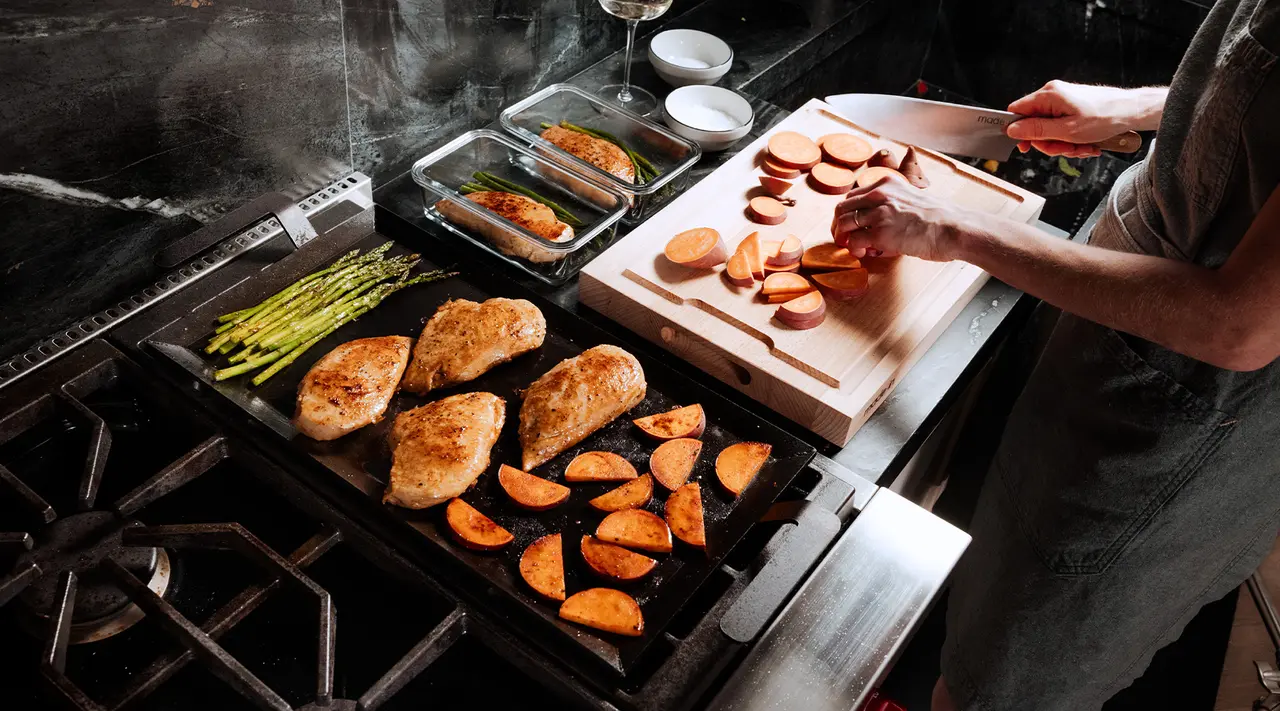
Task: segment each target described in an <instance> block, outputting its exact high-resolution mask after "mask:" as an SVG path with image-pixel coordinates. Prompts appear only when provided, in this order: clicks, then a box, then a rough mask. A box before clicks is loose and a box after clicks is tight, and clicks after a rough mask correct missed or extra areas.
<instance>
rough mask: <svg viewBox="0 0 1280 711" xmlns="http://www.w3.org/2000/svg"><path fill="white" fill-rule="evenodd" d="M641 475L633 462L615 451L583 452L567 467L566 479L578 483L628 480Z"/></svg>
mask: <svg viewBox="0 0 1280 711" xmlns="http://www.w3.org/2000/svg"><path fill="white" fill-rule="evenodd" d="M637 476H640V475H639V474H638V473H636V468H635V467H633V466H631V462H628V461H627V460H626V459H623V458H622V457H620V456H618V455H616V454H614V453H613V452H583V453H582V454H579V455H578V456H576V457H574V458H573V461H572V462H569V466H568V467H565V470H564V480H565V481H568V482H573V483H578V482H584V481H627V480H628V479H635V478H636V477H637Z"/></svg>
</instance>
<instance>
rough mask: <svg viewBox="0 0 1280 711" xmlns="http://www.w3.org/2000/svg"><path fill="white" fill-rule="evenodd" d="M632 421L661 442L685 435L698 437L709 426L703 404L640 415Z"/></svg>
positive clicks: (642, 430)
mask: <svg viewBox="0 0 1280 711" xmlns="http://www.w3.org/2000/svg"><path fill="white" fill-rule="evenodd" d="M631 423H632V424H633V425H635V426H636V427H639V428H640V431H641V432H643V433H645V434H647V435H649V436H650V437H652V438H654V439H656V440H659V441H661V442H665V441H667V440H669V439H681V438H684V437H690V438H693V439H697V438H698V437H701V436H702V431H703V430H705V429H706V428H707V413H706V412H703V410H702V406H701V405H697V404H694V405H686V406H684V407H677V408H676V409H674V410H668V411H666V412H662V413H659V414H657V415H649V416H648V417H638V418H636V419H634V420H632V421H631Z"/></svg>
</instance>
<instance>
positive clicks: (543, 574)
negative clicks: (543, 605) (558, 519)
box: [520, 533, 564, 601]
mask: <svg viewBox="0 0 1280 711" xmlns="http://www.w3.org/2000/svg"><path fill="white" fill-rule="evenodd" d="M520 577H522V578H524V581H525V583H527V584H528V585H529V587H531V588H533V591H534V592H536V593H538V594H539V595H541V596H543V597H545V598H547V599H550V600H559V601H563V600H564V550H563V548H562V546H561V541H560V534H559V533H553V534H551V535H549V536H543V537H542V538H539V539H538V540H536V541H534V542H533V543H530V544H529V547H528V548H526V549H524V553H523V554H522V555H521V556H520Z"/></svg>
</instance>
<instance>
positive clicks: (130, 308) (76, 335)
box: [0, 173, 371, 388]
mask: <svg viewBox="0 0 1280 711" xmlns="http://www.w3.org/2000/svg"><path fill="white" fill-rule="evenodd" d="M353 193H362V194H363V196H364V199H363V200H361V199H359V198H357V202H361V203H362V204H363V203H365V202H368V201H369V197H370V195H371V192H370V182H369V178H368V177H367V176H365V175H363V174H361V173H353V174H352V175H350V176H348V177H346V178H343V179H342V180H339V181H337V182H335V183H333V184H331V185H329V186H327V187H325V188H323V189H321V190H318V191H316V192H315V193H313V194H312V195H309V196H308V197H306V198H303V199H302V200H301V201H300V202H298V207H299V208H300V209H302V210H303V212H304V213H305V214H306V215H307V216H308V217H311V216H313V215H315V214H317V213H319V212H321V211H322V210H323V209H325V208H326V207H328V206H329V205H333V204H337V203H339V202H341V201H342V200H343V199H345V198H348V197H351V196H352V194H353ZM283 233H284V227H283V226H282V225H281V224H280V221H279V220H278V219H276V218H274V217H269V218H266V219H263V220H261V221H259V222H257V223H255V224H254V225H252V226H250V227H248V228H247V229H245V230H244V231H242V232H240V233H239V234H237V235H234V236H232V237H228V238H227V239H225V240H223V241H221V242H219V243H218V244H216V245H214V246H213V247H212V248H210V249H209V250H207V251H206V252H205V253H204V254H203V255H202V256H199V257H197V258H195V259H192V260H191V261H189V262H187V263H186V264H185V265H183V266H181V267H178V268H177V269H174V270H173V271H171V272H169V273H168V274H166V275H164V276H162V277H160V278H159V279H157V280H156V282H155V283H154V284H152V285H150V286H148V287H147V288H145V289H143V290H142V291H139V292H138V293H136V294H134V295H132V296H130V297H128V298H126V299H123V300H122V301H120V302H118V303H117V304H116V305H115V306H111V307H109V308H106V309H104V310H102V311H99V312H98V313H96V314H93V315H92V316H89V317H88V318H85V319H83V320H81V321H80V322H78V323H74V324H71V325H70V326H68V327H66V328H63V329H61V330H59V331H58V332H57V333H54V334H53V335H51V336H49V337H47V338H45V339H44V340H42V341H40V342H39V343H37V344H36V345H34V346H32V347H31V348H30V349H28V350H27V351H26V352H24V353H19V354H18V355H16V356H14V357H12V358H10V359H9V360H8V361H4V362H2V363H0V388H4V387H5V386H6V385H9V384H11V383H13V382H16V381H17V380H19V379H21V378H22V376H24V375H26V374H28V373H30V372H32V371H34V370H36V369H37V368H39V367H40V366H42V365H44V364H45V363H48V362H49V361H51V360H54V359H55V358H58V357H60V356H62V355H65V354H66V353H68V352H70V351H72V350H73V349H75V348H76V347H78V346H80V345H81V344H83V343H87V342H88V341H90V340H91V339H93V337H94V336H97V335H99V334H101V333H104V332H106V331H109V330H110V329H112V328H114V327H115V326H117V325H119V324H120V323H121V322H123V321H125V320H127V319H129V318H131V317H133V316H134V315H136V314H138V313H141V312H142V311H145V310H146V309H147V308H149V307H151V306H152V305H154V304H155V303H157V302H158V301H160V300H161V299H164V298H166V297H168V296H170V295H171V294H174V293H176V292H178V291H181V290H182V289H183V288H185V287H186V286H187V285H189V284H191V283H193V282H195V281H197V280H199V279H201V278H203V277H204V276H205V275H206V274H209V273H210V272H212V271H214V270H215V269H217V268H218V267H220V266H222V265H224V264H226V263H227V262H230V261H231V260H232V259H235V258H236V257H238V256H240V255H241V254H243V253H244V252H247V251H248V250H251V249H253V248H254V247H257V246H258V245H260V244H262V243H264V242H266V241H268V240H270V239H272V238H274V237H276V236H278V235H281V234H283Z"/></svg>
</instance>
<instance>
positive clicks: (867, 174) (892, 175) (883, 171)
mask: <svg viewBox="0 0 1280 711" xmlns="http://www.w3.org/2000/svg"><path fill="white" fill-rule="evenodd" d="M886 178H887V179H889V180H901V181H904V182H905V181H906V180H907V179H906V178H905V177H904V176H903V175H902V173H899V172H898V171H896V170H894V169H893V168H863V169H862V170H860V171H858V187H860V188H865V187H870V186H872V185H875V184H876V183H878V182H880V181H881V180H885V179H886Z"/></svg>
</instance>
